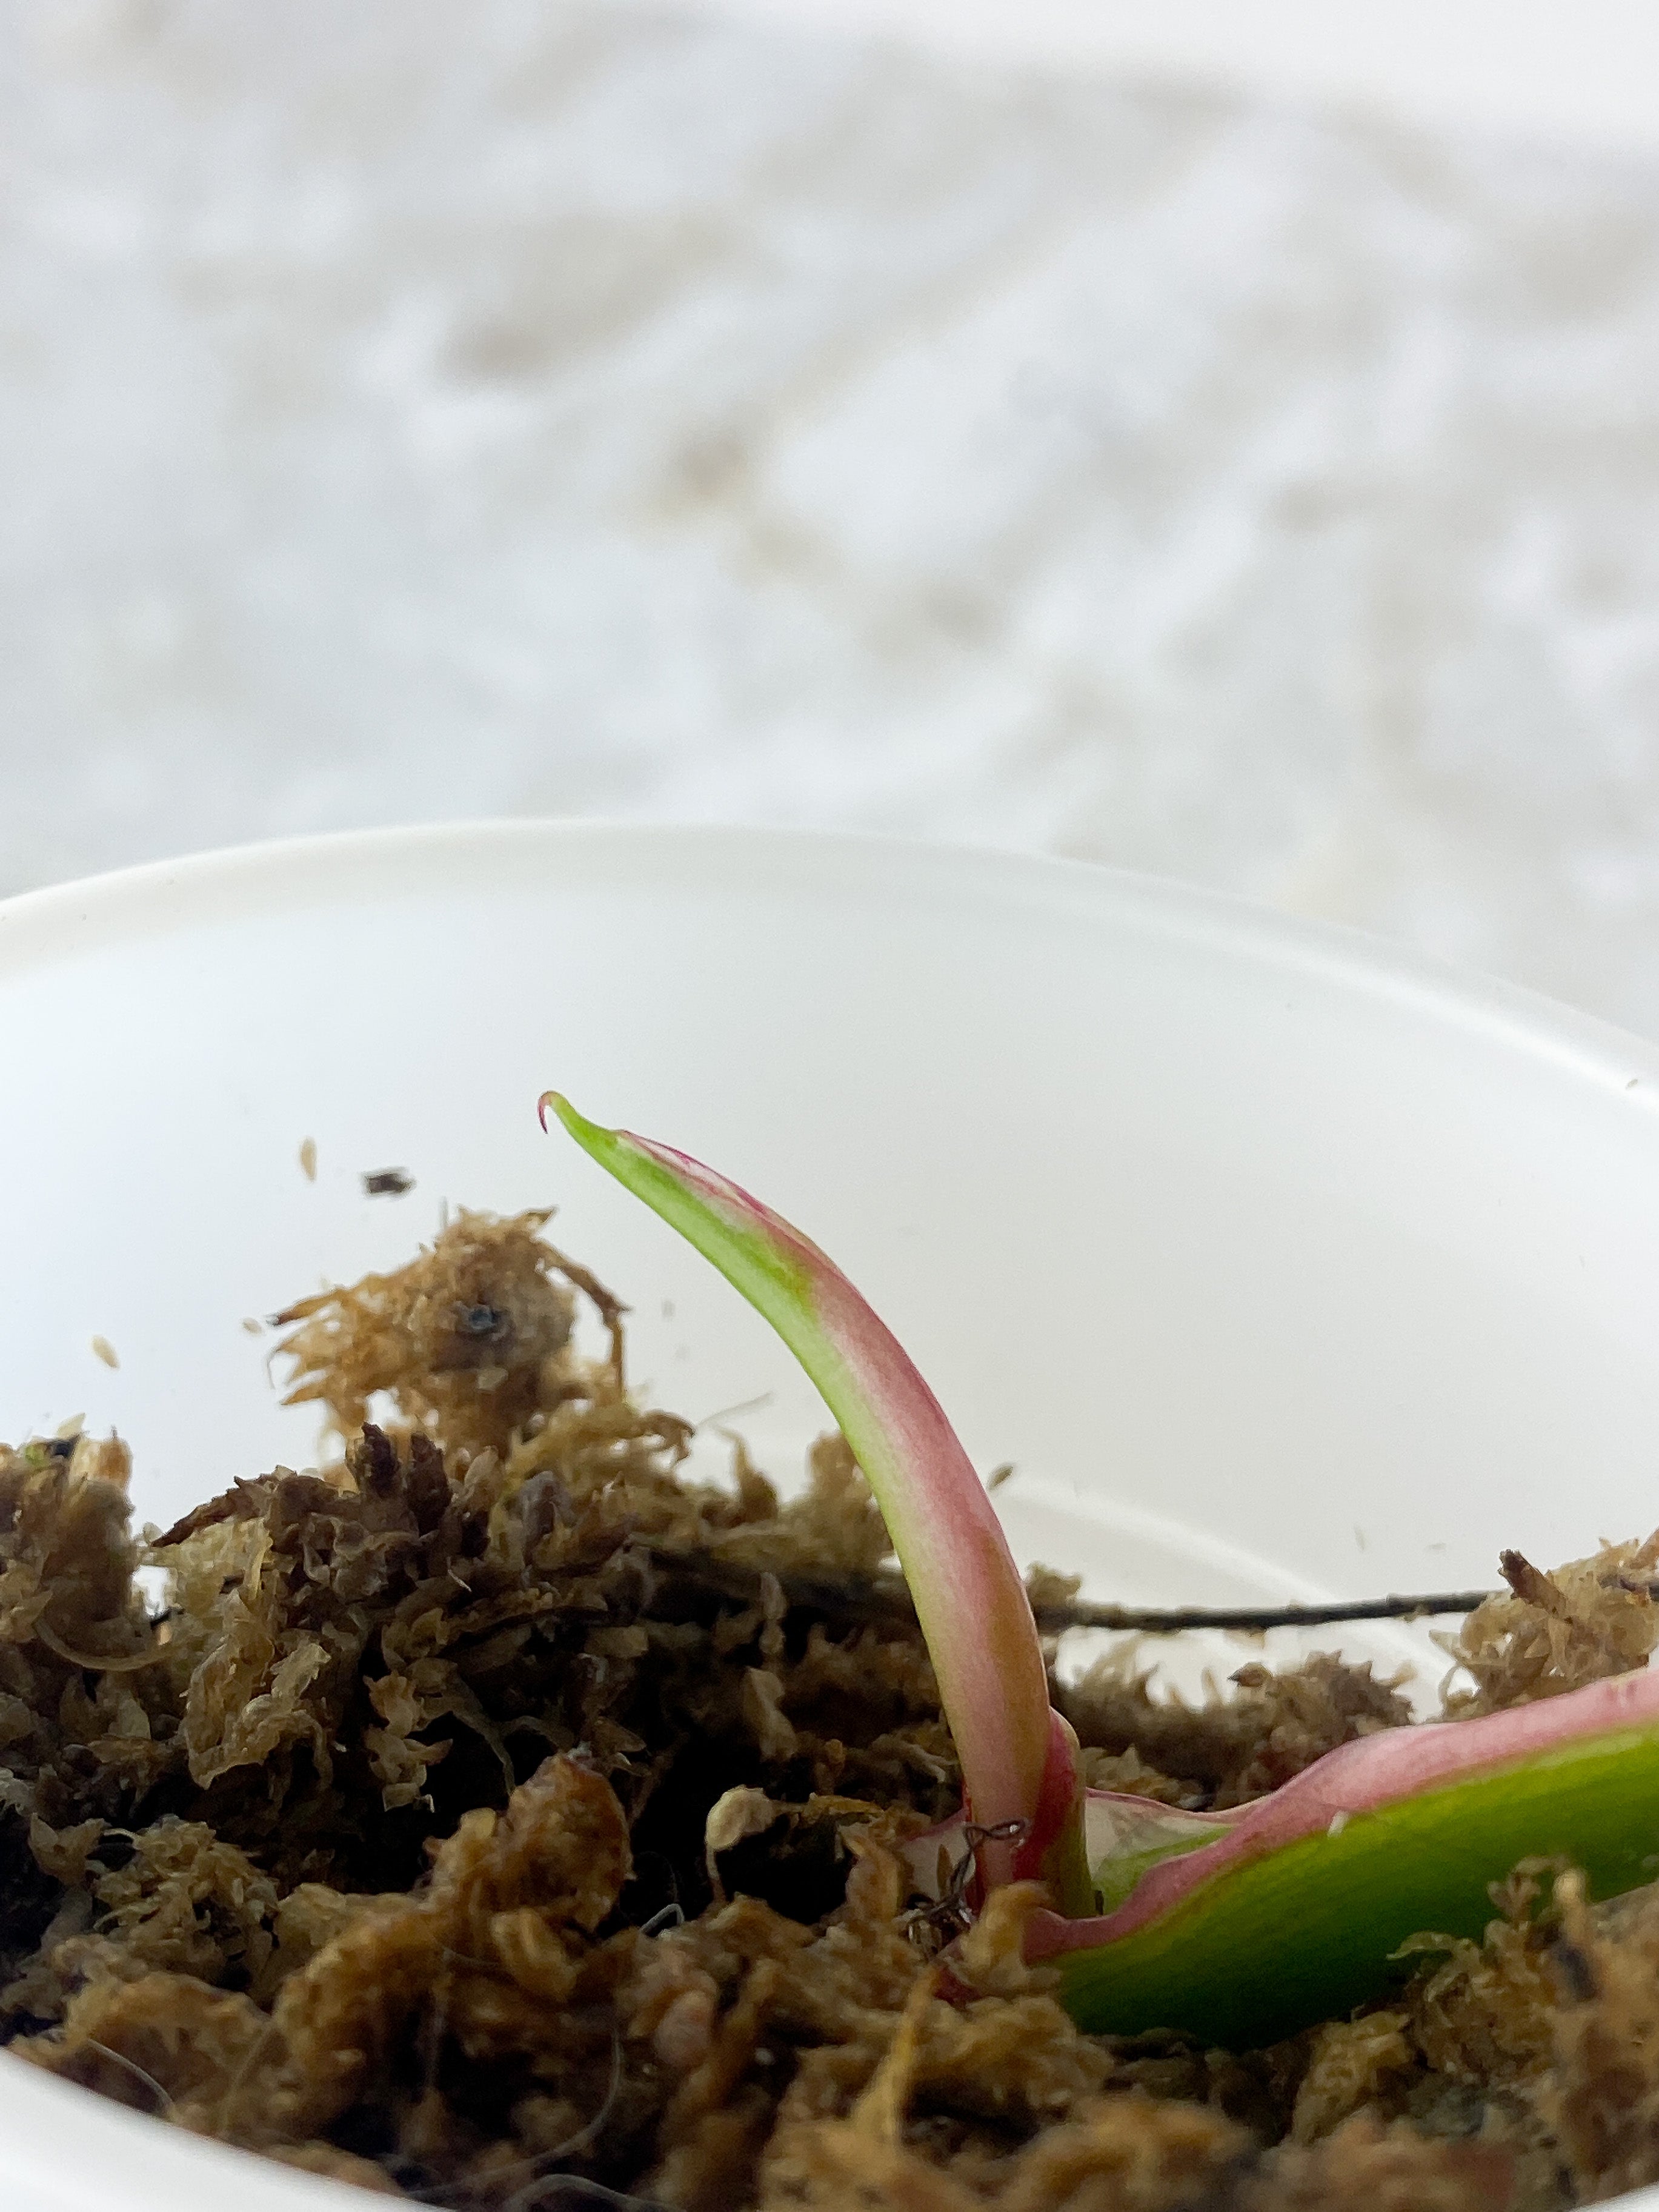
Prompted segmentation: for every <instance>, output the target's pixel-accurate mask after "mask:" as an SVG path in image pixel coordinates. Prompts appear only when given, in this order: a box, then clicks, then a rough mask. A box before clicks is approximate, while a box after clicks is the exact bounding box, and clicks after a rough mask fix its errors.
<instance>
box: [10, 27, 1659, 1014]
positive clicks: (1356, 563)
mask: <svg viewBox="0 0 1659 2212" xmlns="http://www.w3.org/2000/svg"><path fill="white" fill-rule="evenodd" d="M3 37H4V39H5V40H6V42H7V46H8V58H7V62H6V70H7V76H6V88H5V94H4V113H3V116H0V161H3V163H4V166H5V171H6V176H5V188H4V198H3V206H4V237H3V244H0V448H3V450H0V482H3V484H4V487H5V495H4V498H3V501H0V749H3V759H0V767H3V784H0V796H3V801H4V804H3V809H0V888H4V889H14V888H17V887H20V886H21V885H23V884H29V883H35V882H40V881H43V880H46V879H49V878H54V877H62V876H65V875H69V874H71V873H75V872H81V871H83V870H86V869H89V868H93V867H98V866H106V865H110V864H112V863H115V862H118V861H121V860H128V859H133V858H138V857H142V856H146V855H152V854H161V853H166V852H170V851H174V850H179V849H182V848H188V847H191V846H197V845H202V844H206V843H210V842H220V841H223V840H227V839H232V838H240V837H246V836H258V835H264V834H267V833H271V832H277V831H283V830H289V829H307V828H313V827H326V826H331V825H337V824H338V825H343V824H348V823H366V822H370V821H374V820H380V819H398V818H411V817H436V816H441V815H447V814H455V813H476V812H484V811H496V810H517V811H609V812H612V813H617V814H623V815H639V816H645V815H652V816H681V817H685V816H690V817H698V818H704V819H707V818H712V817H729V818H737V819H744V818H747V819H766V820H773V821H782V822H810V823H817V824H833V823H848V824H852V825H858V826H861V827H867V828H886V829H902V830H906V831H925V832H929V833H933V834H937V835H941V836H954V837H965V838H970V839H980V840H987V841H994V842H1004V843H1010V844H1018V845H1029V846H1034V847H1048V848H1057V849H1060V850H1063V851H1066V852H1071V853H1081V854H1094V855H1097V856H1099V857H1101V858H1103V859H1108V860H1116V861H1121V862H1123V863H1126V864H1127V865H1129V866H1136V867H1146V868H1152V869H1157V870H1162V871H1166V872H1172V873H1176V874H1179V875H1184V876H1188V877H1191V878H1198V879H1200V880H1204V881H1207V882H1211V883H1214V884H1223V885H1227V886H1232V887H1236V888H1238V889H1242V890H1247V891H1250V892H1253V893H1257V894H1260V895H1262V896H1267V897H1268V898H1271V899H1273V900H1276V901H1278V902H1280V903H1281V904H1284V905H1286V906H1290V907H1297V908H1304V909H1305V910H1308V911H1315V912H1319V913H1323V914H1328V915H1337V916H1340V917H1343V918H1346V919H1351V920H1353V921H1360V922H1364V923H1367V924H1370V925H1372V926H1375V927H1382V928H1383V929H1387V930H1392V931H1395V932H1398V933H1401V934H1403V935H1405V936H1407V937H1408V938H1410V939H1413V940H1414V941H1416V942H1418V943H1419V944H1422V945H1428V946H1430V947H1432V948H1434V949H1437V950H1439V951H1445V952H1447V953H1449V954H1450V955H1452V956H1453V957H1457V958H1461V959H1465V960H1469V961H1473V962H1474V963H1480V964H1482V965H1485V966H1486V967H1489V968H1492V969H1498V970H1501V971H1503V972H1505V973H1508V974H1510V975H1516V976H1518V977H1520V978H1522V979H1523V980H1526V981H1532V982H1534V983H1537V984H1539V985H1541V986H1542V987H1545V988H1547V989H1550V990H1553V991H1555V992H1557V993H1559V994H1562V995H1564V996H1565V997H1568V998H1571V999H1573V1000H1577V1001H1579V1002H1580V1003H1582V1004H1584V1005H1587V1006H1592V1007H1594V1008H1595V1009H1597V1010H1599V1011H1601V1012H1607V1013H1609V1014H1612V1015H1613V1016H1614V1017H1615V1018H1620V1019H1622V1020H1625V1021H1626V1022H1629V1023H1631V1024H1634V1025H1636V1026H1638V1027H1642V1028H1645V1029H1647V1030H1659V611H1656V582H1659V171H1650V170H1647V169H1644V168H1643V167H1639V166H1627V167H1620V166H1617V165H1614V164H1612V163H1608V164H1606V165H1603V166H1599V167H1598V166H1595V165H1591V164H1589V163H1588V162H1586V161H1574V160H1572V159H1570V158H1569V157H1565V156H1561V155H1539V154H1532V155H1528V154H1524V153H1521V152H1506V151H1504V150H1503V149H1494V148H1483V147H1480V146H1477V145H1474V144H1473V143H1472V144H1470V145H1468V146H1460V145H1457V144H1454V143H1449V142H1445V141H1437V140H1433V139H1429V138H1425V137H1414V136H1412V135H1409V134H1407V133H1405V132H1390V131H1388V130H1387V129H1385V128H1383V127H1382V126H1380V125H1360V124H1358V123H1354V122H1351V121H1350V122H1342V121H1320V120H1317V119H1304V118H1297V117H1296V116H1295V115H1293V114H1288V113H1286V114H1280V113H1276V112H1273V111H1271V110H1267V109H1264V108H1251V107H1241V106H1228V105H1226V104H1225V103H1220V102H1214V101H1206V100H1201V99H1199V98H1197V97H1195V96H1184V97H1183V96H1180V95H1176V94H1158V93H1156V92H1153V91H1145V90H1142V91H1136V90H1133V89H1114V88H1110V87H1097V86H1091V85H1089V84H1085V83H1082V82H1071V83H1068V82H1062V81H1060V80H1058V79H1048V80H1045V79H1044V78H1042V77H1041V76H1033V77H1030V78H1029V79H1025V78H1018V77H1015V76H1012V75H1010V74H1009V73H1008V72H1007V71H1006V70H1005V71H1003V72H1002V73H1001V74H1000V76H990V75H975V73H973V72H972V71H971V70H969V69H968V68H967V67H966V66H965V65H962V64H950V63H946V62H942V61H941V62H927V61H924V60H920V59H916V58H908V59H907V58H897V57H894V56H887V55H883V54H881V53H879V52H874V51H872V50H870V49H868V48H866V47H862V46H858V45H855V44H854V45H838V44H836V43H834V42H829V41H817V42H815V41H813V40H810V39H805V38H791V37H788V36H785V35H782V34H772V33H765V32H763V31H760V30H757V29H754V28H751V27H744V26H733V25H724V24H720V23H714V22H707V21H703V22H679V21H675V20H673V19H671V18H668V17H661V16H655V15H648V14H644V13H641V12H637V11H635V10H634V9H628V8H623V7H620V6H615V5H611V6H602V7H589V8H583V9H570V8H566V7H562V6H550V5H547V4H535V5H531V4H518V0H475V4H472V5H471V6H469V7H468V8H467V9H465V10H456V9H453V7H450V6H441V5H436V4H433V0H354V4H353V5H352V6H351V7H349V9H340V8H338V7H337V6H334V5H332V4H324V0H284V4H283V6H282V7H281V8H261V7H257V6H254V5H252V4H242V5H234V6H229V7H209V6H206V5H203V6H195V7H192V6H174V5H167V4H159V5H144V4H122V5H104V4H100V5H80V4H64V5H52V6H46V5H44V4H42V5H38V6H33V7H20V8H18V9H12V10H9V11H8V13H7V14H6V16H5V18H4V26H3Z"/></svg>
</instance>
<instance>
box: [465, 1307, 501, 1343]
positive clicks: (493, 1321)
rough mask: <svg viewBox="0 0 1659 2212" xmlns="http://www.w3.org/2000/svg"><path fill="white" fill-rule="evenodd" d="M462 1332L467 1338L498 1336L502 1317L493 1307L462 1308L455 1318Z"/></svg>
mask: <svg viewBox="0 0 1659 2212" xmlns="http://www.w3.org/2000/svg"><path fill="white" fill-rule="evenodd" d="M457 1319H458V1320H459V1322H460V1325H461V1328H462V1330H463V1331H464V1333H465V1334H466V1335H468V1336H495V1335H496V1334H499V1332H500V1329H501V1322H502V1319H503V1316H501V1314H499V1313H498V1312H497V1311H496V1310H495V1307H494V1306H487V1305H476V1306H463V1307H462V1308H461V1310H460V1312H459V1315H458V1316H457Z"/></svg>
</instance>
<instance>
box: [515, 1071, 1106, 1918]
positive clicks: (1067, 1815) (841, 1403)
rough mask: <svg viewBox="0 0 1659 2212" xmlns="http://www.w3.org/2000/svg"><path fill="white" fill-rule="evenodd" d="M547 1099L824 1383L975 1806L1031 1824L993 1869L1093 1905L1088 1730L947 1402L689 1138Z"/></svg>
mask: <svg viewBox="0 0 1659 2212" xmlns="http://www.w3.org/2000/svg"><path fill="white" fill-rule="evenodd" d="M548 1109H551V1110H552V1111H553V1112H554V1113H556V1115H558V1117H559V1119H560V1121H562V1123H563V1124H564V1126H565V1127H566V1128H567V1129H568V1131H569V1132H570V1134H571V1135H572V1136H573V1137H574V1139H576V1142H577V1143H578V1144H579V1145H580V1146H582V1148H583V1149H584V1151H586V1152H589V1153H591V1154H592V1157H593V1158H594V1159H596V1160H597V1161H598V1162H599V1164H600V1166H601V1167H603V1168H606V1169H608V1170H609V1171H610V1172H611V1174H612V1175H613V1176H616V1178H617V1182H620V1183H622V1184H623V1185H624V1186H625V1187H626V1188H628V1189H629V1190H630V1191H632V1192H633V1193H634V1194H635V1197H637V1198H641V1199H643V1200H644V1201H645V1203H646V1204H647V1206H651V1207H652V1208H653V1210H654V1211H655V1212H658V1213H659V1214H660V1215H661V1216H662V1218H663V1219H664V1220H665V1221H666V1222H667V1223H668V1224H669V1225H670V1226H671V1227H672V1228H674V1229H677V1230H678V1231H679V1232H680V1234H681V1235H682V1236H683V1237H685V1238H686V1239H687V1240H688V1242H689V1243H692V1244H694V1245H695V1246H696V1249H697V1250H698V1251H700V1252H701V1253H702V1255H703V1256H704V1257H705V1258H706V1259H708V1260H710V1261H713V1262H714V1266H715V1267H718V1268H719V1269H720V1273H722V1274H723V1275H724V1276H725V1277H726V1279H727V1280H728V1281H729V1282H730V1283H732V1285H734V1286H735V1287H736V1288H737V1289H738V1290H739V1291H742V1293H743V1295H744V1297H746V1298H747V1299H748V1300H749V1302H750V1304H751V1305H752V1306H754V1307H755V1309H756V1310H757V1312H759V1313H760V1314H761V1315H763V1316H764V1318H765V1319H766V1320H767V1321H769V1322H770V1323H771V1324H772V1326H773V1328H775V1329H776V1331H777V1333H778V1334H779V1335H780V1336H781V1338H782V1339H783V1340H784V1342H785V1343H786V1344H787V1346H789V1349H790V1350H791V1351H792V1352H793V1353H794V1355H795V1357H796V1358H797V1359H799V1362H800V1364H801V1365H802V1366H803V1367H804V1368H805V1370H806V1372H807V1374H808V1375H810V1376H811V1379H812V1381H813V1382H814V1383H816V1384H817V1388H818V1389H819V1390H820V1391H821V1392H822V1393H823V1400H824V1402H825V1404H826V1405H827V1406H828V1407H829V1411H830V1412H831V1413H832V1414H833V1415H834V1416H835V1418H836V1421H837V1422H838V1423H839V1425H840V1427H841V1431H842V1435H843V1436H844V1437H846V1439H847V1441H848V1444H849V1445H850V1446H851V1448H852V1451H853V1455H854V1458H855V1459H856V1460H857V1461H858V1463H859V1465H860V1467H861V1468H863V1469H864V1472H865V1474H866V1477H867V1478H868V1480H869V1483H870V1487H871V1489H872V1491H873V1492H875V1495H876V1498H877V1501H878V1504H879V1505H880V1507H881V1510H882V1513H883V1515H884V1517H885V1520H886V1522H887V1533H888V1534H889V1536H890V1538H891V1539H892V1544H893V1549H894V1551H895V1553H896V1554H897V1556H898V1560H899V1564H900V1565H901V1566H902V1568H903V1570H904V1574H905V1577H906V1580H907V1581H908V1583H909V1586H910V1595H911V1598H912V1600H913V1601H914V1603H915V1608H916V1619H917V1620H918V1622H919V1623H920V1625H921V1632H922V1635H923V1637H924V1638H926V1640H927V1650H928V1653H929V1656H931V1658H932V1660H933V1672H934V1674H935V1676H936V1677H937V1680H938V1682H939V1702H940V1704H941V1705H943V1707H944V1709H945V1718H946V1720H947V1721H948V1722H949V1723H950V1726H951V1735H952V1737H953V1738H954V1740H955V1742H956V1747H957V1757H958V1759H960V1760H961V1762H962V1773H963V1793H964V1796H965V1797H966V1800H967V1802H968V1806H969V1808H970V1811H971V1814H972V1818H973V1820H975V1823H976V1824H978V1825H979V1826H981V1827H986V1828H992V1827H1000V1826H1003V1824H1005V1823H1006V1822H1011V1821H1017V1822H1021V1823H1024V1824H1025V1827H1026V1833H1025V1835H1024V1838H1023V1840H1022V1841H1020V1842H1019V1843H1018V1844H998V1843H988V1844H984V1845H983V1846H982V1847H981V1853H980V1869H981V1878H982V1879H983V1880H984V1881H986V1882H987V1884H990V1885H992V1886H994V1885H995V1884H996V1883H998V1882H1000V1881H1008V1880H1011V1879H1014V1878H1017V1877H1018V1876H1022V1875H1042V1876H1043V1877H1044V1878H1046V1879H1047V1880H1048V1881H1049V1882H1050V1883H1051V1884H1052V1885H1053V1887H1054V1891H1055V1893H1056V1895H1057V1897H1058V1898H1059V1899H1060V1903H1061V1905H1062V1908H1063V1909H1064V1910H1065V1911H1068V1912H1079V1911H1091V1910H1092V1909H1093V1905H1094V1892H1093V1889H1092V1887H1091V1885H1090V1882H1089V1878H1088V1871H1087V1867H1086V1864H1085V1858H1084V1851H1083V1836H1082V1819H1081V1791H1080V1789H1079V1782H1078V1773H1077V1763H1076V1758H1075V1744H1074V1741H1073V1737H1072V1734H1071V1731H1070V1729H1068V1728H1067V1727H1066V1723H1065V1722H1064V1721H1063V1720H1061V1719H1060V1716H1059V1715H1058V1714H1057V1713H1055V1712H1054V1711H1052V1709H1051V1708H1050V1705H1049V1703H1048V1678H1047V1674H1046V1673H1045V1670H1044V1668H1043V1663H1042V1646H1041V1644H1040V1643H1039V1641H1038V1638H1037V1632H1036V1623H1035V1621H1034V1620H1032V1617H1031V1607H1030V1601H1029V1600H1028V1599H1027V1597H1026V1595H1025V1588H1024V1583H1022V1582H1021V1580H1020V1577H1019V1570H1018V1568H1017V1567H1016V1566H1015V1565H1014V1561H1013V1555H1012V1553H1011V1552H1010V1551H1009V1549H1008V1542H1007V1539H1006V1537H1005V1536H1004V1534H1003V1533H1002V1524H1001V1522H1000V1521H999V1520H998V1519H997V1516H996V1511H995V1509H994V1506H993V1505H992V1504H991V1501H990V1499H989V1498H987V1495H986V1493H985V1490H984V1486H982V1484H981V1481H980V1480H979V1477H978V1476H977V1475H976V1474H975V1472H974V1468H973V1466H972V1463H971V1462H969V1458H968V1455H967V1454H966V1453H965V1452H964V1451H963V1448H962V1445H961V1443H959V1442H958V1440H957V1435H956V1431H954V1430H953V1429H952V1428H951V1424H950V1422H949V1421H948V1420H946V1419H945V1414H944V1412H943V1410H942V1409H941V1407H940V1406H939V1401H938V1399H937V1398H935V1397H934V1395H933V1392H932V1391H931V1390H930V1389H928V1387H927V1383H924V1382H923V1380H922V1378H921V1376H920V1375H919V1374H918V1373H917V1371H916V1369H915V1365H914V1364H913V1363H912V1361H911V1360H910V1358H908V1355H907V1354H906V1352H904V1350H903V1348H902V1346H900V1344H899V1343H898V1341H897V1340H896V1338H895V1337H894V1336H893V1334H892V1333H891V1331H890V1329H889V1328H887V1327H886V1326H885V1324H884V1322H882V1321H881V1320H880V1319H879V1318H878V1316H876V1315H875V1314H874V1313H872V1311H871V1310H870V1308H869V1306H868V1305H867V1304H866V1303H865V1301H864V1299H863V1298H861V1297H860V1295H859V1293H858V1292H857V1291H855V1290H854V1287H853V1285H851V1283H849V1282H848V1279H847V1278H846V1277H845V1276H844V1275H843V1274H842V1272H841V1270H840V1269H839V1268H838V1267H836V1265H835V1263H834V1262H833V1261H831V1260H830V1259H829V1258H828V1257H827V1256H826V1255H825V1254H823V1252H821V1251H820V1250H819V1249H818V1248H817V1245H816V1244H814V1243H812V1241H811V1238H810V1237H804V1236H803V1235H802V1234H801V1232H800V1231H799V1230H798V1229H796V1228H793V1226H792V1225H790V1224H789V1223H788V1222H787V1221H785V1220H784V1219H783V1218H781V1216H780V1215H778V1214H775V1213H774V1212H772V1211H771V1209H770V1208H769V1206H763V1205H762V1204H761V1203H760V1201H759V1200H758V1199H755V1198H751V1197H750V1194H749V1193H748V1192H747V1191H745V1190H740V1189H739V1188H738V1186H737V1184H736V1183H733V1182H727V1181H726V1178H725V1177H724V1176H720V1175H716V1174H715V1173H714V1171H713V1170H712V1169H709V1168H706V1167H704V1166H702V1164H701V1163H700V1162H698V1161H696V1160H694V1159H691V1158H688V1157H687V1155H686V1154H685V1153H684V1152H673V1151H671V1149H670V1148H669V1147H668V1146H666V1145H659V1144H655V1143H653V1141H652V1140H651V1139H649V1138H646V1137H635V1136H632V1135H630V1134H629V1133H628V1132H627V1131H625V1130H622V1129H602V1128H599V1127H596V1126H595V1124H594V1123H593V1122H592V1121H586V1119H584V1117H583V1116H582V1115H580V1114H579V1113H577V1111H576V1109H575V1108H574V1106H572V1105H571V1104H570V1103H569V1101H568V1099H565V1098H562V1097H560V1096H559V1095H558V1094H557V1093H556V1092H555V1091H550V1092H549V1093H548V1094H547V1096H546V1097H545V1098H544V1099H543V1101H542V1110H543V1119H544V1121H545V1118H546V1114H547V1110H548Z"/></svg>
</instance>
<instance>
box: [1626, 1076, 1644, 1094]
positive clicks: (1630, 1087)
mask: <svg viewBox="0 0 1659 2212" xmlns="http://www.w3.org/2000/svg"><path fill="white" fill-rule="evenodd" d="M1641 1080H1642V1079H1641V1077H1640V1076H1639V1075H1632V1078H1631V1079H1630V1081H1629V1082H1628V1083H1627V1084H1626V1085H1625V1088H1626V1091H1634V1090H1635V1088H1636V1086H1637V1085H1638V1083H1639V1082H1640V1081H1641Z"/></svg>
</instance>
